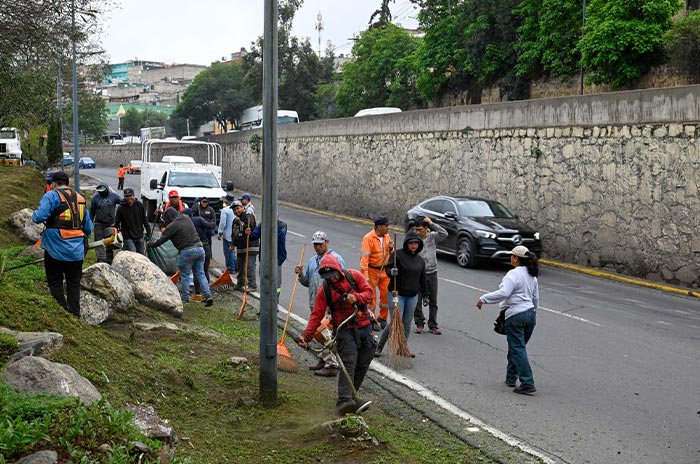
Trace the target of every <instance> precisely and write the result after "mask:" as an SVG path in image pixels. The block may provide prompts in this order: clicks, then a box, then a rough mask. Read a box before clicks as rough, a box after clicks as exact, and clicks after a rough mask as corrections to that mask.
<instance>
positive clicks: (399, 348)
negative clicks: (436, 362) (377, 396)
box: [389, 234, 413, 369]
mask: <svg viewBox="0 0 700 464" xmlns="http://www.w3.org/2000/svg"><path fill="white" fill-rule="evenodd" d="M394 243H396V234H394ZM396 260H397V258H396V254H394V269H397V268H396ZM397 277H398V275H396V276H394V290H393V291H392V292H391V297H392V300H393V306H392V307H391V320H390V321H389V324H390V325H389V365H390V366H391V367H392V368H393V369H410V368H412V367H413V361H412V360H411V358H412V357H413V355H411V352H410V351H409V350H408V340H406V333H405V332H404V329H403V321H402V318H401V311H399V292H398V291H397V290H396V280H397Z"/></svg>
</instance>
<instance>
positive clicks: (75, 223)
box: [46, 189, 85, 239]
mask: <svg viewBox="0 0 700 464" xmlns="http://www.w3.org/2000/svg"><path fill="white" fill-rule="evenodd" d="M56 193H57V194H58V196H59V198H60V199H61V206H59V207H58V208H57V209H56V211H54V213H53V215H52V216H51V217H50V218H49V219H48V220H47V221H46V228H47V229H58V230H59V235H60V236H61V238H63V239H70V238H76V237H85V232H83V227H84V226H85V198H84V197H83V196H82V195H81V194H79V193H76V192H73V191H72V190H70V189H57V190H56Z"/></svg>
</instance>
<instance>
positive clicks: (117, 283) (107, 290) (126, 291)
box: [80, 263, 136, 311]
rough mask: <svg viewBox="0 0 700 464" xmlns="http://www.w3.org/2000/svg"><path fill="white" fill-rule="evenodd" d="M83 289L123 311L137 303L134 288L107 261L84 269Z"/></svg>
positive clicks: (81, 284)
mask: <svg viewBox="0 0 700 464" xmlns="http://www.w3.org/2000/svg"><path fill="white" fill-rule="evenodd" d="M80 286H81V287H82V288H83V290H87V291H88V292H90V293H92V294H93V295H95V296H98V297H100V298H102V299H104V300H107V301H108V302H109V303H110V304H111V305H112V306H114V307H115V308H116V309H117V310H120V311H123V310H127V309H129V308H130V307H132V306H134V304H136V296H135V295H134V289H133V287H132V286H131V284H130V283H129V281H128V280H126V279H125V278H124V277H122V276H121V275H120V274H119V273H117V272H116V271H115V270H114V269H113V268H112V266H110V265H109V264H107V263H97V264H93V265H92V266H90V267H88V268H87V269H85V270H84V271H83V278H82V280H81V281H80Z"/></svg>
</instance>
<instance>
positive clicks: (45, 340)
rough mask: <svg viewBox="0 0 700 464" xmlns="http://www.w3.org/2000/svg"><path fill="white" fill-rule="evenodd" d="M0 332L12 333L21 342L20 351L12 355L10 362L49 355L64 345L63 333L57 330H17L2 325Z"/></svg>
mask: <svg viewBox="0 0 700 464" xmlns="http://www.w3.org/2000/svg"><path fill="white" fill-rule="evenodd" d="M0 333H4V334H7V335H12V336H13V337H15V338H16V339H17V342H18V343H19V351H17V352H16V353H15V354H13V355H12V356H10V358H9V360H8V362H10V363H12V362H15V361H17V360H19V359H21V358H24V357H25V356H49V355H50V354H52V353H55V352H56V351H58V350H60V349H61V348H62V347H63V335H61V334H60V333H56V332H15V331H14V330H10V329H6V328H4V327H0Z"/></svg>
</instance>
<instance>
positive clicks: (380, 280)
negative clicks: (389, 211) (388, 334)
mask: <svg viewBox="0 0 700 464" xmlns="http://www.w3.org/2000/svg"><path fill="white" fill-rule="evenodd" d="M388 232H389V218H387V217H386V216H380V217H378V218H376V219H375V220H374V229H372V230H371V231H370V232H368V233H367V234H366V235H365V236H364V237H363V238H362V249H361V251H360V272H361V273H362V274H363V275H364V276H365V278H366V279H367V281H368V282H369V286H370V287H372V291H373V292H374V297H373V298H372V303H370V305H369V309H370V310H371V311H373V312H375V315H376V309H375V305H376V303H377V287H378V288H379V322H378V323H377V322H374V323H373V324H372V330H374V331H375V332H378V331H379V330H380V329H383V328H384V327H386V324H387V322H386V321H387V319H389V280H390V279H389V276H387V275H386V272H385V267H386V265H387V263H388V262H389V256H391V253H393V251H394V243H393V242H392V240H391V236H390V235H389V233H388Z"/></svg>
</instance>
